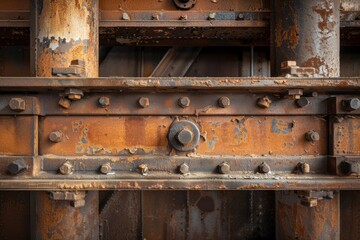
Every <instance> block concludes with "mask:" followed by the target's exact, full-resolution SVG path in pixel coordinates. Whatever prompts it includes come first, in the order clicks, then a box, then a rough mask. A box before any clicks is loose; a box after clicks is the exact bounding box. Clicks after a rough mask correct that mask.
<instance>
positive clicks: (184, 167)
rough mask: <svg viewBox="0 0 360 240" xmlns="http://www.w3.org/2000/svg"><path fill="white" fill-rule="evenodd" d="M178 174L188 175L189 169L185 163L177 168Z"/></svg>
mask: <svg viewBox="0 0 360 240" xmlns="http://www.w3.org/2000/svg"><path fill="white" fill-rule="evenodd" d="M179 172H180V173H181V174H184V175H185V174H189V173H190V167H189V165H187V164H186V163H183V164H181V165H180V166H179Z"/></svg>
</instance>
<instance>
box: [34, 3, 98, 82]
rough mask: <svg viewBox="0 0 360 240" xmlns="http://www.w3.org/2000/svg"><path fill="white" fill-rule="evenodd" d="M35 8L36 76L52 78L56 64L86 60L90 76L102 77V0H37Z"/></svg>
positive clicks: (61, 65) (66, 64)
mask: <svg viewBox="0 0 360 240" xmlns="http://www.w3.org/2000/svg"><path fill="white" fill-rule="evenodd" d="M33 9H34V12H33V15H34V16H33V21H32V23H33V24H34V28H33V29H34V31H33V32H32V34H33V39H32V41H34V42H32V45H33V47H35V49H36V51H35V52H34V55H33V61H35V63H34V64H35V65H34V71H35V72H34V73H33V75H36V76H43V77H45V76H46V77H51V69H52V68H53V67H68V66H69V65H70V63H71V61H73V60H82V61H84V62H85V65H86V76H88V77H96V76H98V59H97V56H98V51H99V50H98V11H97V9H98V1H97V0H92V1H85V0H82V1H69V0H56V1H51V2H49V1H43V0H36V1H34V2H33Z"/></svg>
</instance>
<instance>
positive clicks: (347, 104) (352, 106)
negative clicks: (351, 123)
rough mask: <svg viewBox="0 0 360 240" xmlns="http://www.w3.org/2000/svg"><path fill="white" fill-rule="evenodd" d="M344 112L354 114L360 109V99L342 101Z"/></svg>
mask: <svg viewBox="0 0 360 240" xmlns="http://www.w3.org/2000/svg"><path fill="white" fill-rule="evenodd" d="M342 107H343V110H344V111H347V112H352V111H355V110H358V109H359V108H360V100H359V99H358V98H351V99H347V100H343V101H342Z"/></svg>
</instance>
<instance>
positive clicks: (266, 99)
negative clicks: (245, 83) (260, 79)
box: [257, 96, 271, 108]
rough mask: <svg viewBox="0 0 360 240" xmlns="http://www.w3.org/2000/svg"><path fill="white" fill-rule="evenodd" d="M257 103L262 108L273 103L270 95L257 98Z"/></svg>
mask: <svg viewBox="0 0 360 240" xmlns="http://www.w3.org/2000/svg"><path fill="white" fill-rule="evenodd" d="M257 105H258V107H261V108H269V107H270V105H271V100H270V98H269V97H268V96H264V97H262V98H259V99H258V100H257Z"/></svg>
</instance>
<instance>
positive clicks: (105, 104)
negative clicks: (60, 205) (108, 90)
mask: <svg viewBox="0 0 360 240" xmlns="http://www.w3.org/2000/svg"><path fill="white" fill-rule="evenodd" d="M99 104H100V106H101V107H103V108H106V107H108V106H110V98H108V97H101V98H99Z"/></svg>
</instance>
